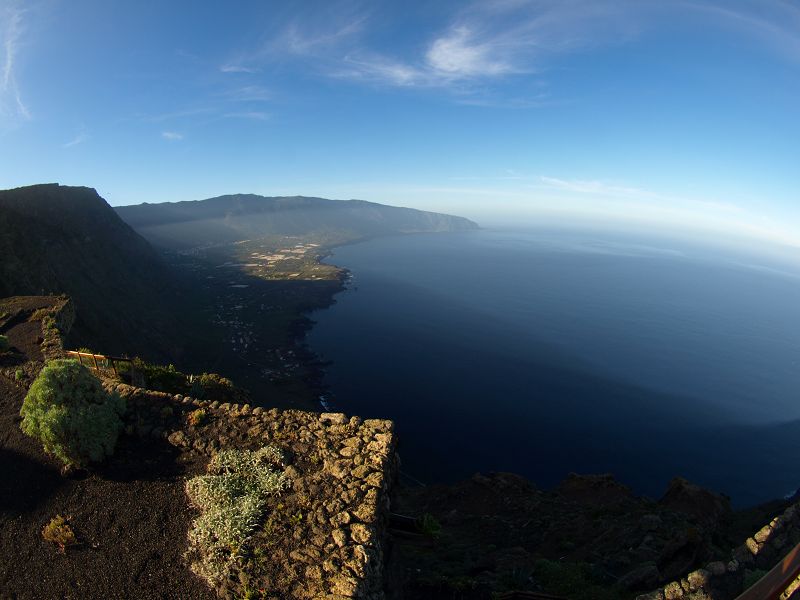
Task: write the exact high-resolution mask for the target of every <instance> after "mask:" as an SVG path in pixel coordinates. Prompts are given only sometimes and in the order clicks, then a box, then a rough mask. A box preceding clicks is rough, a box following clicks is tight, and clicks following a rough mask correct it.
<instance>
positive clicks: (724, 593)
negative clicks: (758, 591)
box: [636, 503, 800, 600]
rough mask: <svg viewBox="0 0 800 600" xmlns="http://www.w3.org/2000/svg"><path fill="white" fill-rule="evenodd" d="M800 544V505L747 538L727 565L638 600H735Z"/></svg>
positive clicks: (707, 569) (712, 567) (708, 568)
mask: <svg viewBox="0 0 800 600" xmlns="http://www.w3.org/2000/svg"><path fill="white" fill-rule="evenodd" d="M799 542H800V503H798V504H794V505H792V506H790V507H789V508H787V509H786V510H785V511H784V512H783V514H782V515H780V516H778V517H776V518H774V519H772V521H770V522H769V523H767V524H766V525H764V527H762V528H761V529H759V530H758V531H757V532H756V533H755V534H754V535H753V536H752V537H749V538H747V540H746V541H745V543H744V544H742V545H741V546H739V547H738V548H736V549H735V550H734V551H733V552H732V553H731V557H730V560H728V561H727V562H723V561H717V562H712V563H709V564H708V565H706V567H705V568H704V569H698V570H696V571H692V572H691V573H689V574H688V575H687V576H686V577H684V578H682V579H680V580H679V581H673V582H671V583H669V584H667V585H666V586H664V587H663V588H661V589H658V590H655V591H653V592H650V593H649V594H642V595H640V596H637V597H636V600H732V599H733V598H735V597H736V596H738V595H739V594H740V593H741V592H742V591H744V589H743V588H744V587H745V585H746V582H747V583H749V584H752V583H753V581H749V580H752V579H753V578H754V577H753V576H755V578H757V577H758V575H759V574H760V573H761V572H763V571H768V570H770V569H771V568H772V567H773V566H775V565H776V564H777V563H778V561H779V560H781V559H782V558H783V557H784V555H785V554H786V553H787V552H788V551H789V550H791V549H792V548H793V547H794V546H795V545H796V544H797V543H799ZM798 583H800V582H798V581H795V582H794V583H793V584H792V585H791V586H790V587H789V590H787V592H786V593H784V596H783V597H784V598H786V597H788V596H790V595H791V594H792V593H793V592H794V591H795V589H797V587H798Z"/></svg>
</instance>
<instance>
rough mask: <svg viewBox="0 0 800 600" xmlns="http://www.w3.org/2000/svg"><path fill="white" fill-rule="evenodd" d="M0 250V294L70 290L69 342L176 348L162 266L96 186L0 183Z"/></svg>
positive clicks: (146, 352)
mask: <svg viewBox="0 0 800 600" xmlns="http://www.w3.org/2000/svg"><path fill="white" fill-rule="evenodd" d="M0 256H2V257H3V260H2V261H0V297H2V296H12V295H34V294H62V293H63V294H68V295H69V296H70V297H72V298H73V300H74V302H75V304H76V307H77V308H78V311H77V312H78V319H77V321H76V323H75V326H74V329H73V332H72V334H71V336H70V340H69V342H70V343H71V344H72V345H88V346H92V347H93V348H95V349H97V350H98V351H102V352H106V353H121V352H128V353H132V352H136V353H140V354H142V355H143V356H151V357H153V358H168V357H171V356H173V355H174V354H175V352H174V351H175V350H176V349H175V348H174V347H173V345H174V342H172V341H171V340H172V339H173V336H172V335H170V331H171V319H170V317H169V312H168V310H167V308H166V307H167V306H168V305H169V304H170V303H171V302H172V300H173V295H174V292H172V291H171V284H170V277H169V275H168V272H167V270H166V267H165V266H164V265H163V264H162V262H161V260H160V258H159V257H158V255H157V253H156V252H155V251H154V250H153V248H152V247H151V246H150V244H148V243H147V241H145V240H144V239H143V238H142V237H141V236H140V235H138V234H137V233H136V232H135V231H133V229H131V227H130V226H129V225H127V224H126V223H124V222H123V221H122V220H121V219H120V218H119V217H118V216H117V214H116V213H115V212H114V210H113V209H112V208H111V207H110V206H109V205H108V204H107V203H106V201H105V200H103V198H101V197H100V196H99V195H98V194H97V192H96V191H95V190H93V189H91V188H86V187H69V186H61V185H58V184H45V185H34V186H29V187H22V188H16V189H13V190H4V191H0ZM134 331H135V332H136V334H135V335H131V332H134ZM174 339H177V337H175V338H174Z"/></svg>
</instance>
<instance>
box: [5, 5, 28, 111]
mask: <svg viewBox="0 0 800 600" xmlns="http://www.w3.org/2000/svg"><path fill="white" fill-rule="evenodd" d="M24 14H25V10H24V9H21V8H18V6H17V5H16V4H15V3H10V4H8V5H6V6H5V7H4V8H2V9H0V36H2V37H0V39H1V40H2V51H3V61H2V64H3V75H2V85H0V119H2V123H3V124H5V125H13V124H15V123H16V122H18V121H20V120H26V119H30V118H31V114H30V111H29V110H28V107H27V106H26V105H25V103H24V102H23V99H22V93H21V91H20V88H19V85H18V83H17V75H16V60H17V55H18V52H19V46H20V38H21V36H22V33H23V16H24Z"/></svg>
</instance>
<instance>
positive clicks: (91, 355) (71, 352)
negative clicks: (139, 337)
mask: <svg viewBox="0 0 800 600" xmlns="http://www.w3.org/2000/svg"><path fill="white" fill-rule="evenodd" d="M66 354H67V356H76V357H77V358H78V362H79V363H81V364H83V357H87V358H91V359H92V361H93V363H94V369H95V371H97V372H98V373H99V372H100V365H99V364H98V362H97V359H98V358H99V359H100V360H105V361H107V362H108V363H109V364H110V365H111V369H112V370H113V371H114V375H118V373H117V364H116V363H118V362H126V363H129V364H130V365H131V377H133V373H134V366H133V364H134V363H133V359H131V358H127V357H124V356H106V355H105V354H95V353H94V352H78V351H77V350H67V352H66ZM89 366H90V367H92V364H89Z"/></svg>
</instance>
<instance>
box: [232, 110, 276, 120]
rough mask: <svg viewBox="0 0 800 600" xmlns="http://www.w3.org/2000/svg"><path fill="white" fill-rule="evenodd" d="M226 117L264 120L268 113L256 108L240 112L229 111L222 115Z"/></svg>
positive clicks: (267, 117)
mask: <svg viewBox="0 0 800 600" xmlns="http://www.w3.org/2000/svg"><path fill="white" fill-rule="evenodd" d="M222 116H223V117H225V118H226V119H251V120H253V121H266V120H267V119H269V115H268V114H267V113H265V112H260V111H257V110H250V111H242V112H229V113H225V114H224V115H222Z"/></svg>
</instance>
